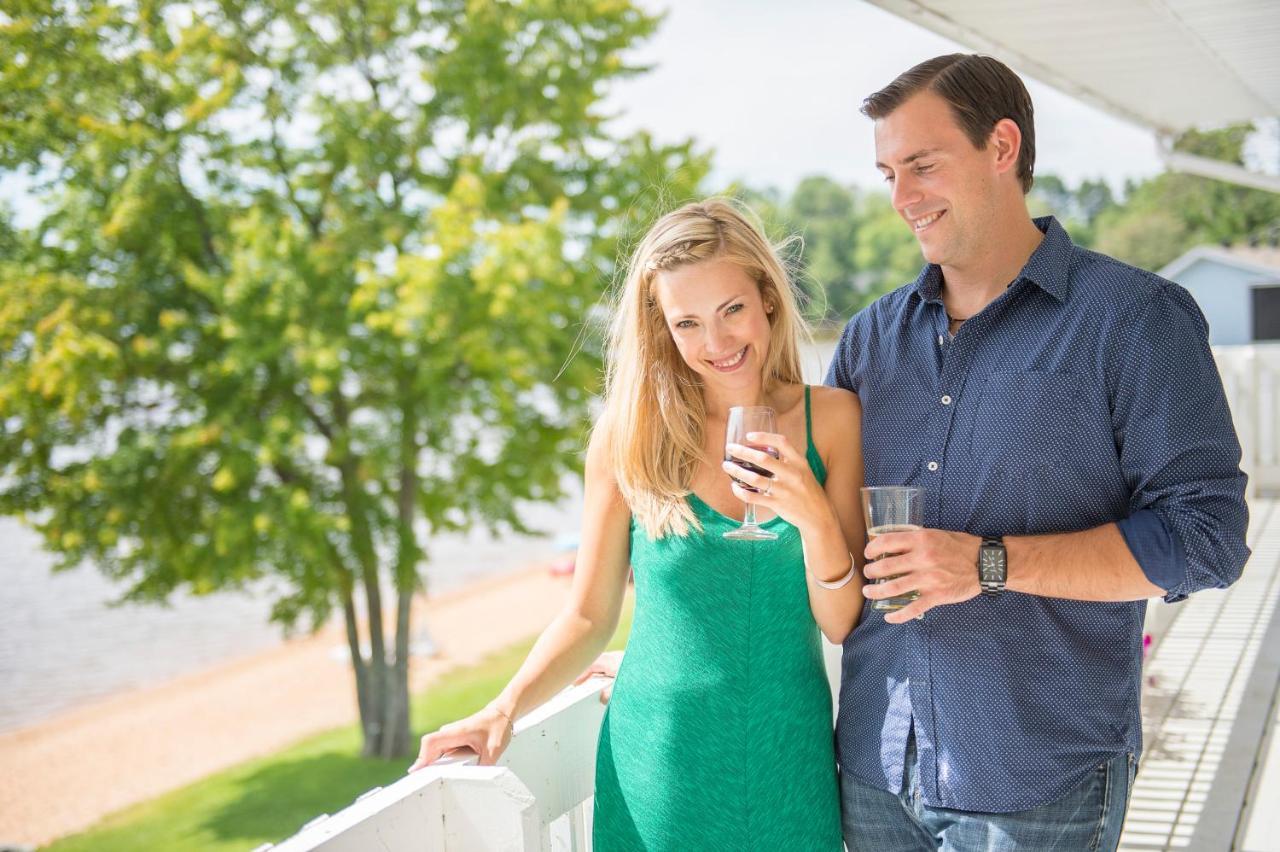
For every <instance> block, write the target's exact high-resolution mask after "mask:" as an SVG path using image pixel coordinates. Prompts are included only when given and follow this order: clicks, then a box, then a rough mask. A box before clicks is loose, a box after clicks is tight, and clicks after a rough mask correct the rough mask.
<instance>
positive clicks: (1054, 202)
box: [1027, 174, 1115, 248]
mask: <svg viewBox="0 0 1280 852" xmlns="http://www.w3.org/2000/svg"><path fill="white" fill-rule="evenodd" d="M1027 206H1028V208H1029V209H1030V211H1031V215H1033V216H1045V215H1053V216H1055V217H1057V219H1058V221H1059V222H1060V223H1061V224H1062V226H1063V227H1064V228H1066V229H1067V231H1068V233H1070V234H1071V238H1072V239H1073V240H1074V241H1075V242H1076V243H1077V244H1078V245H1082V246H1085V247H1086V248H1091V247H1092V246H1093V244H1094V241H1095V240H1096V239H1097V234H1096V229H1095V223H1096V222H1097V220H1098V217H1099V216H1100V215H1102V213H1104V212H1105V211H1107V210H1108V209H1110V208H1111V207H1113V206H1115V198H1114V196H1113V195H1112V192H1111V187H1110V186H1109V185H1108V184H1107V182H1106V181H1104V180H1101V179H1091V180H1084V181H1081V182H1080V185H1079V186H1077V187H1075V188H1074V189H1072V188H1071V187H1070V186H1068V185H1067V183H1066V181H1064V180H1062V178H1060V177H1058V176H1057V175H1054V174H1044V175H1036V180H1035V185H1034V186H1032V188H1031V193H1030V196H1029V197H1028V200H1027Z"/></svg>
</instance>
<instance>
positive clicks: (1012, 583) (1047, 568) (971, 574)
mask: <svg viewBox="0 0 1280 852" xmlns="http://www.w3.org/2000/svg"><path fill="white" fill-rule="evenodd" d="M981 544H982V539H981V538H979V537H978V536H975V535H970V534H968V533H959V532H949V531H947V530H927V529H926V530H916V531H913V532H903V533H890V534H888V535H882V536H878V537H876V538H875V539H874V540H873V541H872V542H871V543H870V544H868V545H867V548H866V555H867V568H866V575H867V577H868V578H870V579H872V580H874V579H877V578H880V577H894V576H896V577H897V579H894V580H889V581H888V582H886V583H880V584H874V583H868V584H867V585H866V586H864V587H863V589H862V593H863V594H864V595H865V596H866V597H868V598H871V599H872V600H875V599H878V598H891V597H896V596H898V595H902V594H905V593H907V592H910V591H918V592H919V593H920V597H919V599H917V600H915V601H913V602H912V603H911V604H910V605H909V606H906V607H903V608H902V609H900V610H897V611H896V612H887V613H885V617H884V618H885V621H888V622H890V623H891V624H901V623H903V622H906V621H910V620H911V619H913V618H915V617H916V616H917V615H921V614H923V613H925V612H928V611H929V610H931V609H933V608H934V607H935V606H940V605H942V604H949V603H960V602H961V601H967V600H969V599H970V598H974V597H977V596H978V594H979V593H980V592H981V591H982V588H981V587H980V586H979V585H978V547H979V545H981ZM1004 544H1005V548H1006V550H1007V554H1008V566H1009V576H1008V580H1007V581H1006V584H1005V588H1006V589H1008V590H1009V591H1014V592H1023V593H1024V594H1029V595H1043V596H1045V597H1051V598H1070V599H1072V600H1080V601H1135V600H1143V599H1145V598H1153V597H1157V596H1159V595H1163V594H1164V593H1165V590H1164V589H1162V588H1160V587H1159V586H1157V585H1155V584H1154V583H1152V582H1151V581H1150V580H1149V579H1147V575H1146V574H1145V573H1144V572H1143V570H1142V567H1141V566H1140V565H1139V564H1138V560H1137V559H1135V558H1134V556H1133V552H1132V551H1130V550H1129V546H1128V545H1127V544H1126V543H1125V540H1124V536H1123V535H1121V534H1120V529H1119V527H1117V526H1116V525H1115V524H1103V525H1102V526H1100V527H1094V528H1093V529H1089V530H1081V531H1080V532H1072V533H1056V534H1053V535H1025V536H1008V537H1006V538H1005V539H1004ZM888 553H892V554H895V555H893V556H886V557H885V558H883V559H880V560H879V561H878V562H872V561H871V560H873V559H876V558H877V557H880V556H882V555H884V554H888Z"/></svg>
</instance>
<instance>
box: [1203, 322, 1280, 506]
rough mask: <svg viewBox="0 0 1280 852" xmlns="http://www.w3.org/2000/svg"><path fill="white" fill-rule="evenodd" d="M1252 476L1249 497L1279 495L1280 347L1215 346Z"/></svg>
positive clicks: (1219, 366)
mask: <svg viewBox="0 0 1280 852" xmlns="http://www.w3.org/2000/svg"><path fill="white" fill-rule="evenodd" d="M1213 357H1214V359H1215V360H1216V361H1217V362H1218V371H1219V372H1220V373H1221V374H1222V386H1223V387H1224V388H1225V389H1226V392H1227V402H1228V403H1230V405H1231V416H1232V418H1233V419H1234V420H1235V424H1236V433H1237V434H1238V435H1239V436H1240V444H1241V447H1242V449H1243V450H1244V460H1243V461H1242V462H1241V466H1242V467H1243V468H1244V471H1245V473H1247V474H1249V493H1250V495H1251V496H1252V495H1257V494H1275V493H1276V492H1280V343H1255V344H1252V345H1249V346H1215V347H1214V348H1213Z"/></svg>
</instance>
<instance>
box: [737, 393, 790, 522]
mask: <svg viewBox="0 0 1280 852" xmlns="http://www.w3.org/2000/svg"><path fill="white" fill-rule="evenodd" d="M777 424H778V418H777V415H776V414H775V413H774V410H773V409H772V408H770V407H769V406H767V405H735V406H734V407H733V408H730V409H729V426H728V428H727V429H726V430H725V438H724V442H725V444H726V445H727V444H741V445H742V446H744V447H745V446H750V447H752V449H757V450H762V451H763V452H766V453H768V454H769V455H771V456H773V457H774V458H777V457H778V451H777V450H776V449H775V448H773V447H762V446H753V445H751V444H749V443H747V434H748V433H749V432H777V431H778V425H777ZM725 458H727V459H729V461H732V462H734V463H735V464H739V465H742V467H744V468H745V469H747V470H750V471H753V472H755V473H758V474H761V475H762V476H769V477H772V474H771V473H769V471H767V470H765V469H764V468H762V467H760V466H759V465H756V464H753V463H752V462H748V461H743V460H741V459H738V458H734V457H733V456H731V455H730V454H729V453H728V452H727V451H726V452H725ZM734 481H735V482H737V483H738V484H739V485H742V487H743V488H745V489H747V490H748V491H752V492H755V493H757V494H758V493H760V489H758V488H754V487H752V486H749V485H745V484H744V483H743V482H742V481H741V480H739V479H736V478H734ZM724 537H725V538H731V539H736V540H738V541H773V540H774V539H776V538H777V537H778V535H777V533H773V532H770V531H769V530H767V529H765V528H764V527H762V526H760V525H759V524H758V523H756V505H755V504H754V503H748V504H747V510H746V512H745V513H744V514H743V516H742V526H740V527H737V528H735V529H732V530H729V532H727V533H725V534H724Z"/></svg>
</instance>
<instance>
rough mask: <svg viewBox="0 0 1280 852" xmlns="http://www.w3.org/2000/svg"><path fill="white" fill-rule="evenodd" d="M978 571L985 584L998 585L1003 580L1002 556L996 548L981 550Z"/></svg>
mask: <svg viewBox="0 0 1280 852" xmlns="http://www.w3.org/2000/svg"><path fill="white" fill-rule="evenodd" d="M978 570H979V572H981V574H982V579H983V581H985V582H992V583H998V582H1000V581H1001V580H1003V579H1004V554H1003V553H1001V552H1000V551H999V550H997V549H996V548H994V547H993V548H991V549H987V548H985V547H984V548H983V549H982V552H981V555H980V557H979V560H978Z"/></svg>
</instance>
